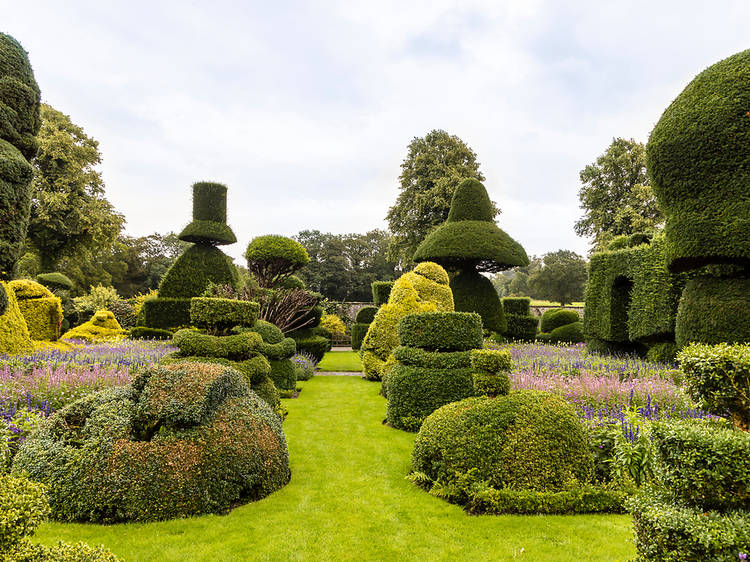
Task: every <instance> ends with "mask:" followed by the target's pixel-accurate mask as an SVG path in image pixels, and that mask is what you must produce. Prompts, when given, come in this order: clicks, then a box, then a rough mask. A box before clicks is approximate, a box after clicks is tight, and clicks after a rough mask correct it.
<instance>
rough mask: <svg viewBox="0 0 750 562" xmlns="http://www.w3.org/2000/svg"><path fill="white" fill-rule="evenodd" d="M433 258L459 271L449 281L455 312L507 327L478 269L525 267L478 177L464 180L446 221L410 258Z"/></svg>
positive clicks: (488, 325) (521, 253)
mask: <svg viewBox="0 0 750 562" xmlns="http://www.w3.org/2000/svg"><path fill="white" fill-rule="evenodd" d="M427 260H430V261H434V262H436V263H439V264H440V265H442V266H443V267H445V268H446V269H449V270H452V271H457V274H456V275H455V276H453V278H452V279H451V282H450V287H451V289H452V290H453V299H454V302H455V306H456V310H457V311H462V312H477V313H479V315H480V316H481V317H482V322H483V324H484V328H485V329H486V330H491V331H494V332H500V333H502V332H504V331H505V328H506V326H505V316H504V314H503V308H502V306H501V304H500V299H499V298H498V296H497V292H496V291H495V289H494V287H493V286H492V283H491V282H490V280H489V279H487V278H486V277H484V276H482V275H480V272H496V271H502V270H504V269H509V268H511V267H515V266H524V265H528V263H529V258H528V257H527V256H526V252H525V251H524V249H523V248H522V247H521V245H520V244H519V243H518V242H516V241H515V240H513V239H512V238H511V237H510V236H508V235H507V234H506V233H505V232H503V231H502V230H500V228H498V226H497V225H496V224H495V221H494V218H493V213H492V204H491V202H490V198H489V196H488V195H487V190H486V189H485V188H484V186H483V185H482V184H481V183H480V182H479V181H478V180H476V179H473V178H469V179H466V180H464V181H462V182H461V183H460V184H459V186H458V188H456V193H455V194H454V195H453V201H452V203H451V210H450V213H449V214H448V220H447V221H446V222H445V223H443V224H442V225H441V226H439V227H438V228H436V229H435V230H433V231H432V232H431V233H430V234H429V235H428V236H427V238H425V239H424V241H423V242H422V243H421V244H420V245H419V247H418V248H417V251H416V253H415V254H414V261H417V262H422V261H427Z"/></svg>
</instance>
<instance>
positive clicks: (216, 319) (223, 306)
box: [190, 297, 260, 334]
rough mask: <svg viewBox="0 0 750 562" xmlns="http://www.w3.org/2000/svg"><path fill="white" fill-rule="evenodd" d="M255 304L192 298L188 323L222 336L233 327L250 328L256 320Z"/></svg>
mask: <svg viewBox="0 0 750 562" xmlns="http://www.w3.org/2000/svg"><path fill="white" fill-rule="evenodd" d="M259 312H260V305H259V304H258V303H257V302H252V301H242V300H236V299H219V298H209V297H193V298H192V299H190V321H191V322H192V323H193V325H194V326H198V327H199V328H204V329H206V330H207V331H209V332H210V333H213V334H224V333H227V332H229V330H231V329H232V328H234V327H235V326H252V325H253V324H255V321H256V320H257V319H258V313H259Z"/></svg>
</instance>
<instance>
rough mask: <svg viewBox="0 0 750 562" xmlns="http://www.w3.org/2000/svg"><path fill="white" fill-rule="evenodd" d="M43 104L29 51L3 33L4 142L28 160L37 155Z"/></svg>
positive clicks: (0, 119)
mask: <svg viewBox="0 0 750 562" xmlns="http://www.w3.org/2000/svg"><path fill="white" fill-rule="evenodd" d="M40 100H41V93H40V91H39V86H38V85H37V83H36V80H35V78H34V71H33V70H32V69H31V64H29V58H28V56H27V54H26V51H24V49H23V47H22V46H21V45H20V44H19V43H18V41H16V40H15V39H13V37H11V36H10V35H6V34H5V33H0V139H2V140H4V141H6V142H9V143H10V144H12V145H13V146H15V147H16V148H17V149H18V150H19V151H20V152H21V154H22V155H23V157H24V159H26V160H30V159H31V158H33V157H34V156H35V155H36V152H37V141H36V138H35V137H36V134H37V132H38V131H39V127H40V126H41V124H42V122H41V117H40V114H39V107H40Z"/></svg>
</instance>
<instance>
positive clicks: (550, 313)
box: [541, 308, 581, 334]
mask: <svg viewBox="0 0 750 562" xmlns="http://www.w3.org/2000/svg"><path fill="white" fill-rule="evenodd" d="M580 320H581V317H580V316H578V313H577V312H576V311H575V310H570V309H568V308H551V309H549V310H547V311H545V312H544V314H542V325H541V330H542V332H544V333H547V334H548V333H550V332H551V331H552V330H554V329H555V328H559V327H560V326H565V325H566V324H572V323H573V322H580Z"/></svg>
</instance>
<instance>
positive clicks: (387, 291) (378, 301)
mask: <svg viewBox="0 0 750 562" xmlns="http://www.w3.org/2000/svg"><path fill="white" fill-rule="evenodd" d="M394 283H395V281H373V282H372V283H371V284H370V286H371V287H372V302H373V303H375V306H376V307H379V306H381V305H384V304H385V303H387V302H388V298H389V297H390V295H391V290H392V289H393V284H394Z"/></svg>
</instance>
